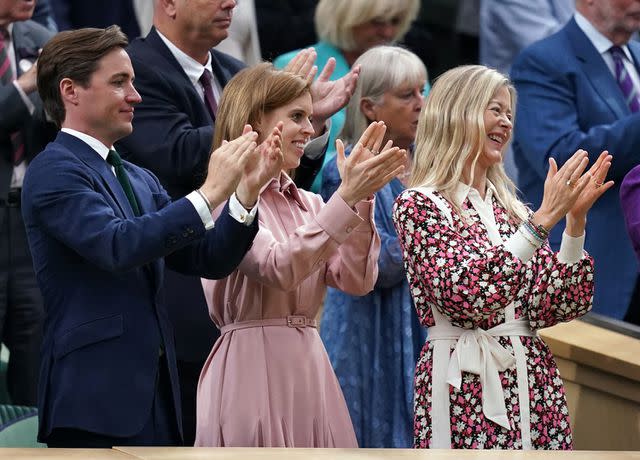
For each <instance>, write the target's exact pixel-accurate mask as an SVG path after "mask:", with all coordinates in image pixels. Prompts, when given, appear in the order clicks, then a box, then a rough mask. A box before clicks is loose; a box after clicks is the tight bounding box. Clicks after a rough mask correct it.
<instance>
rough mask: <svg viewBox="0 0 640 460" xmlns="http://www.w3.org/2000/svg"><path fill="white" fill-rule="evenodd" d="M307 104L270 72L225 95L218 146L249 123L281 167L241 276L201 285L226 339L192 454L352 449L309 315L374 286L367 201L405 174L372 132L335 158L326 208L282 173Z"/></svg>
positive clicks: (249, 72) (204, 392)
mask: <svg viewBox="0 0 640 460" xmlns="http://www.w3.org/2000/svg"><path fill="white" fill-rule="evenodd" d="M312 107H313V106H312V100H311V94H310V90H309V84H308V83H307V82H306V81H305V80H304V79H302V78H300V77H297V76H295V75H293V74H290V73H288V72H282V71H278V70H275V69H273V67H272V66H271V65H270V64H261V65H258V66H255V67H253V68H249V69H245V70H243V71H242V72H240V73H239V74H238V75H236V76H235V77H234V78H233V79H232V80H231V81H230V82H229V83H228V84H227V85H226V86H225V89H224V92H223V96H222V99H221V101H220V106H219V110H218V116H217V119H216V133H215V138H214V145H220V144H221V143H222V142H223V140H224V139H230V138H232V137H233V136H234V133H242V132H244V131H245V130H246V129H247V128H246V126H247V123H250V124H251V125H252V126H253V128H254V129H255V130H256V131H257V132H258V133H259V138H258V142H263V141H266V142H267V143H271V144H272V145H280V146H281V150H282V156H283V164H282V170H281V171H279V172H278V173H277V175H276V176H275V177H273V178H272V179H271V181H270V182H268V184H267V186H266V187H264V188H263V189H262V190H261V192H260V203H259V206H258V207H259V215H258V218H259V220H260V229H259V231H258V234H257V235H256V237H255V239H254V242H253V246H252V247H251V249H250V250H249V252H248V253H247V255H246V256H245V258H244V259H243V261H242V263H241V264H240V266H239V267H238V270H236V271H235V272H233V273H232V274H231V275H229V277H227V278H226V279H224V280H218V281H212V280H203V285H204V291H205V297H206V299H207V303H208V305H209V312H210V315H211V318H212V319H213V321H214V322H215V323H216V325H218V327H220V332H221V337H220V339H219V340H218V341H217V342H216V344H215V345H214V347H213V350H212V351H211V354H210V355H209V358H208V360H207V362H206V364H205V366H204V368H203V370H202V374H201V376H200V382H199V386H198V397H197V403H198V404H197V430H196V432H197V433H196V445H198V446H234V447H357V443H356V439H355V435H354V433H353V427H352V425H351V420H350V418H349V413H348V411H347V407H346V405H345V402H344V398H343V396H342V392H341V391H340V386H339V384H338V382H337V379H336V377H335V374H334V373H333V369H332V368H331V364H330V363H329V359H328V357H327V354H326V352H325V350H324V347H323V346H322V341H321V340H320V336H319V335H318V332H317V330H316V327H315V326H316V324H315V319H314V318H315V316H316V314H317V313H318V309H319V307H320V304H321V302H322V298H323V296H324V292H325V290H326V287H327V286H333V287H337V288H339V289H342V290H345V291H346V292H351V293H352V294H355V295H364V294H366V293H367V292H369V291H370V290H371V289H372V288H373V285H374V283H375V279H376V276H377V265H376V262H377V258H378V252H379V247H380V246H379V245H380V242H379V238H378V235H377V233H376V231H375V226H374V224H373V221H372V219H373V206H374V200H372V199H369V197H370V196H371V195H373V193H375V191H377V190H378V189H379V188H380V187H382V186H383V185H385V184H386V183H387V182H388V181H389V180H391V179H392V178H393V177H394V176H395V175H396V174H398V173H399V172H400V171H402V170H403V164H404V162H405V153H404V152H403V151H402V150H400V149H398V148H397V147H393V148H391V147H390V145H389V144H386V145H385V148H383V149H382V150H383V151H382V152H381V153H380V154H379V155H377V156H374V155H373V154H372V153H371V152H372V151H374V150H375V151H379V150H380V148H381V146H382V140H383V138H384V131H385V128H384V125H383V124H382V123H374V124H372V125H371V126H370V127H369V128H368V129H367V130H366V131H365V133H364V134H363V136H362V137H361V139H360V143H359V148H358V149H357V152H356V153H354V154H352V155H350V156H349V158H347V159H344V148H341V149H339V153H338V155H339V158H340V171H341V176H342V183H341V184H340V186H339V187H338V190H337V191H336V193H335V194H334V195H333V197H332V198H331V199H330V200H329V201H328V202H327V203H326V204H324V202H323V201H322V199H321V198H320V197H319V196H317V195H315V194H313V193H310V192H306V191H304V190H299V189H298V188H297V187H296V186H295V184H294V183H293V181H292V180H291V178H290V177H289V175H288V174H287V171H290V170H292V169H295V168H296V167H297V166H298V164H299V162H300V157H301V156H302V154H303V148H304V145H305V143H306V142H307V141H308V140H309V138H310V137H311V135H312V134H313V128H312V125H311V121H310V117H311V116H312V115H313V113H312ZM340 145H342V144H340ZM259 182H260V181H256V183H259Z"/></svg>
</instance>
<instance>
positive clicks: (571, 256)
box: [558, 232, 585, 265]
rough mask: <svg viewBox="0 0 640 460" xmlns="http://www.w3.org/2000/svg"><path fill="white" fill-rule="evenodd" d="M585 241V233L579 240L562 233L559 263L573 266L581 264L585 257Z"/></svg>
mask: <svg viewBox="0 0 640 460" xmlns="http://www.w3.org/2000/svg"><path fill="white" fill-rule="evenodd" d="M584 239H585V233H583V234H582V236H579V237H577V238H575V237H573V236H569V235H567V233H566V232H563V233H562V242H561V243H560V251H559V252H558V261H559V262H561V263H563V264H567V265H571V264H575V263H577V262H579V261H580V260H582V258H583V257H584Z"/></svg>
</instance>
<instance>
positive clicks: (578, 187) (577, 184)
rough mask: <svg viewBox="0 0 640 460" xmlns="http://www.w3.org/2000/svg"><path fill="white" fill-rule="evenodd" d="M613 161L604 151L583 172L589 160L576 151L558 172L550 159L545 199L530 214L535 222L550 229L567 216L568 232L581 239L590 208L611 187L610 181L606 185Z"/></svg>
mask: <svg viewBox="0 0 640 460" xmlns="http://www.w3.org/2000/svg"><path fill="white" fill-rule="evenodd" d="M612 159H613V157H612V156H611V155H609V152H607V151H606V150H605V151H603V152H602V153H601V154H600V155H599V156H598V159H597V160H596V162H595V163H594V164H593V165H592V166H591V168H589V170H588V171H586V172H585V169H586V168H587V165H588V164H589V157H588V156H587V152H586V151H584V150H581V149H579V150H577V151H576V152H575V153H574V154H573V156H571V158H569V160H567V162H566V163H565V164H564V165H562V167H561V168H560V169H558V165H557V164H556V162H555V160H554V159H553V158H550V159H549V171H548V172H547V178H546V180H545V183H544V196H543V198H542V204H541V205H540V208H539V209H538V211H536V212H535V213H534V215H533V220H534V223H536V224H541V225H542V226H543V227H545V228H547V229H548V230H550V229H551V228H552V227H553V226H555V225H556V224H557V223H558V222H559V221H560V220H561V219H562V218H563V217H565V216H566V217H567V228H566V231H567V233H568V234H569V235H570V236H575V237H577V236H581V235H582V234H583V233H584V227H585V225H586V218H587V213H588V211H589V209H591V207H592V206H593V204H594V203H595V202H596V201H597V200H598V198H600V197H601V196H602V194H603V193H604V192H606V191H607V190H609V189H610V188H611V187H612V186H613V184H614V182H613V181H608V182H605V180H606V177H607V173H608V172H609V168H610V167H611V160H612Z"/></svg>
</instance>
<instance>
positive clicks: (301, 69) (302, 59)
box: [282, 48, 318, 84]
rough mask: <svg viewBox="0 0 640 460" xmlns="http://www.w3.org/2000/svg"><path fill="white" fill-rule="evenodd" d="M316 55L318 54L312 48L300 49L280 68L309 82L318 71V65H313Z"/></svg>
mask: <svg viewBox="0 0 640 460" xmlns="http://www.w3.org/2000/svg"><path fill="white" fill-rule="evenodd" d="M317 57H318V54H317V53H316V50H315V49H314V48H305V49H303V50H300V52H299V53H298V54H296V55H295V56H294V57H293V59H291V61H289V63H288V64H287V65H286V66H285V68H284V69H282V70H284V71H285V72H290V73H293V74H296V75H298V76H300V77H302V78H304V79H305V80H306V82H307V83H308V84H311V83H312V82H313V79H314V78H315V76H316V74H317V73H318V66H316V65H315V63H316V58H317Z"/></svg>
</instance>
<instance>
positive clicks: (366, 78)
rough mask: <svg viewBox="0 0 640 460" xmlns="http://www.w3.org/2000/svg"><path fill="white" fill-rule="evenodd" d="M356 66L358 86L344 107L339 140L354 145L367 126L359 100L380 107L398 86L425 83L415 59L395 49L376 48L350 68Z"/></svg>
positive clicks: (423, 69) (407, 51) (420, 62)
mask: <svg viewBox="0 0 640 460" xmlns="http://www.w3.org/2000/svg"><path fill="white" fill-rule="evenodd" d="M353 65H354V66H356V65H360V66H361V70H360V76H359V77H358V83H357V86H356V89H355V91H354V94H353V96H352V97H351V99H350V101H349V104H348V105H347V110H346V115H345V123H344V126H343V128H342V132H341V133H340V136H339V137H340V139H342V140H343V141H344V142H345V143H346V144H353V143H355V142H356V141H357V140H358V139H359V138H360V136H361V135H362V133H363V132H364V130H365V129H366V128H367V126H368V125H369V123H371V121H373V120H368V119H367V117H366V116H365V114H364V113H362V110H360V103H361V101H362V99H365V98H366V99H369V100H371V101H372V102H373V103H374V104H380V103H381V102H382V97H383V95H384V93H386V92H387V91H389V90H392V89H394V88H398V87H399V86H402V85H419V84H422V83H423V82H426V80H427V69H426V67H425V66H424V64H423V62H422V61H421V60H420V58H419V57H418V56H416V55H415V54H413V53H412V52H411V51H409V50H406V49H404V48H400V47H399V46H376V47H374V48H371V49H370V50H368V51H366V52H365V53H363V54H362V55H361V56H360V57H359V58H358V59H357V60H356V62H355V63H354V64H353Z"/></svg>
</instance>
